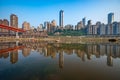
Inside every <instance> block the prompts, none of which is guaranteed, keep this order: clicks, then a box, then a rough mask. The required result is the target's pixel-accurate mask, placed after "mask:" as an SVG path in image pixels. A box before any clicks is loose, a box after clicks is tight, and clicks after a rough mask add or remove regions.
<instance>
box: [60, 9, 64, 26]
mask: <svg viewBox="0 0 120 80" xmlns="http://www.w3.org/2000/svg"><path fill="white" fill-rule="evenodd" d="M63 12H64V11H63V10H60V13H59V26H60V28H63Z"/></svg>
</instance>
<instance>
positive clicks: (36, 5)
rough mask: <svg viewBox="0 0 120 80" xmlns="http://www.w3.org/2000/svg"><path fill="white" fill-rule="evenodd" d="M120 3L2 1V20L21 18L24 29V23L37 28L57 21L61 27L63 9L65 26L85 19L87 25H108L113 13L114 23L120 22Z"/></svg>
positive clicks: (104, 0)
mask: <svg viewBox="0 0 120 80" xmlns="http://www.w3.org/2000/svg"><path fill="white" fill-rule="evenodd" d="M119 2H120V1H119V0H84V1H83V0H69V1H67V0H49V1H48V0H39V1H38V0H36V1H33V0H31V1H29V2H28V1H23V0H20V1H19V0H18V1H13V0H6V1H5V0H1V3H0V15H1V16H0V19H8V20H9V21H10V17H9V16H10V15H11V14H12V13H13V14H16V15H17V16H18V18H19V20H18V22H19V27H22V23H23V22H24V21H27V22H29V23H30V24H31V26H35V27H37V26H38V25H39V24H41V23H42V24H43V23H44V22H45V21H52V20H56V21H57V25H59V11H60V10H61V9H62V10H64V26H65V25H67V24H72V25H76V24H77V22H79V21H81V20H82V18H84V17H86V23H87V21H88V20H92V24H95V23H96V22H97V21H101V22H102V23H105V24H107V15H108V13H111V12H113V13H114V14H115V15H114V21H120V17H119V14H120V11H119V7H120V6H119ZM101 5H102V6H101ZM83 8H84V9H83ZM6 12H7V13H6Z"/></svg>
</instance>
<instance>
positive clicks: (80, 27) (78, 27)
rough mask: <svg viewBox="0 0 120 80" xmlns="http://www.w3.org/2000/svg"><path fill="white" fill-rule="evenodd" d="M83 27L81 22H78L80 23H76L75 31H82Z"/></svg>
mask: <svg viewBox="0 0 120 80" xmlns="http://www.w3.org/2000/svg"><path fill="white" fill-rule="evenodd" d="M83 27H84V25H83V22H82V21H80V22H78V23H77V26H76V29H77V30H80V29H82V28H83Z"/></svg>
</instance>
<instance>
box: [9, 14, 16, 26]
mask: <svg viewBox="0 0 120 80" xmlns="http://www.w3.org/2000/svg"><path fill="white" fill-rule="evenodd" d="M10 26H12V27H16V28H18V17H17V16H16V15H15V14H11V15H10Z"/></svg>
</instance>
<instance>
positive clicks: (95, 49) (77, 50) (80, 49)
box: [0, 42, 120, 69]
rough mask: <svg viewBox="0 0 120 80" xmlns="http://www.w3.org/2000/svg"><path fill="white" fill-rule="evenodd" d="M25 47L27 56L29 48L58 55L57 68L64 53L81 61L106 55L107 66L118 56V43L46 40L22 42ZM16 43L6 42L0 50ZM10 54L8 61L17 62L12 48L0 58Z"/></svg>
mask: <svg viewBox="0 0 120 80" xmlns="http://www.w3.org/2000/svg"><path fill="white" fill-rule="evenodd" d="M22 45H23V46H25V48H23V49H21V50H22V55H23V56H24V57H27V56H29V55H30V53H31V50H35V51H36V52H38V53H40V54H41V55H44V56H45V57H49V56H50V57H51V58H56V56H57V54H58V56H59V58H58V59H59V68H61V69H62V68H63V67H64V54H67V55H72V54H76V55H77V56H78V57H80V59H81V60H82V61H85V60H86V59H88V60H91V59H92V57H91V56H92V55H94V56H95V57H96V58H100V57H101V56H107V59H106V60H107V62H106V65H107V66H111V67H112V66H113V58H120V44H57V43H56V44H51V43H46V42H42V43H40V42H38V43H23V44H22ZM14 46H16V44H14V43H8V44H5V45H4V46H1V45H0V50H2V49H8V48H9V47H14ZM18 46H20V45H18ZM9 56H10V62H11V63H12V64H14V63H16V62H18V57H19V56H18V50H13V51H10V52H6V53H0V58H5V59H6V58H8V57H9Z"/></svg>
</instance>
